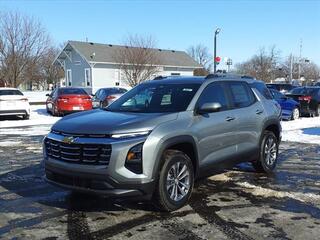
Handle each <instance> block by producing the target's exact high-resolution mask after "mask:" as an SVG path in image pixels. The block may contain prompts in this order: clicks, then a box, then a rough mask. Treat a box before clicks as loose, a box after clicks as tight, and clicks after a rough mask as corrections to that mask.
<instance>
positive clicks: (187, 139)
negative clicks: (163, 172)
mask: <svg viewBox="0 0 320 240" xmlns="http://www.w3.org/2000/svg"><path fill="white" fill-rule="evenodd" d="M179 143H189V144H192V146H193V151H194V155H195V158H196V159H193V160H194V161H193V163H195V166H194V168H195V177H196V175H197V173H198V169H199V155H198V149H197V144H196V142H195V140H194V138H193V137H192V136H190V135H180V136H176V137H172V138H169V139H166V140H164V141H163V142H162V143H160V144H161V145H160V147H159V150H158V153H157V158H156V161H155V166H154V168H153V172H152V176H153V177H154V179H155V180H158V176H159V173H160V169H161V167H162V165H163V159H162V154H163V153H164V151H165V150H166V149H168V148H170V147H172V146H174V145H176V144H179Z"/></svg>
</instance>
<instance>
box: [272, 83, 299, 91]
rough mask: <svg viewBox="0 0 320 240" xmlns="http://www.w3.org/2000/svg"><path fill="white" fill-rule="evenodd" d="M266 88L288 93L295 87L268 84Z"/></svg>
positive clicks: (284, 84)
mask: <svg viewBox="0 0 320 240" xmlns="http://www.w3.org/2000/svg"><path fill="white" fill-rule="evenodd" d="M267 87H268V88H269V89H275V90H278V91H279V92H281V93H288V92H290V91H291V90H292V89H294V88H296V87H297V86H294V85H292V84H290V83H268V84H267Z"/></svg>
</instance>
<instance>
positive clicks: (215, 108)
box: [197, 102, 222, 114]
mask: <svg viewBox="0 0 320 240" xmlns="http://www.w3.org/2000/svg"><path fill="white" fill-rule="evenodd" d="M221 108H222V106H221V104H220V103H218V102H214V103H204V104H203V105H202V106H200V107H199V108H198V109H197V113H198V114H205V113H213V112H219V111H220V109H221Z"/></svg>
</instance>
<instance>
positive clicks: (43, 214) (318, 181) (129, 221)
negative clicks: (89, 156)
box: [0, 126, 320, 240]
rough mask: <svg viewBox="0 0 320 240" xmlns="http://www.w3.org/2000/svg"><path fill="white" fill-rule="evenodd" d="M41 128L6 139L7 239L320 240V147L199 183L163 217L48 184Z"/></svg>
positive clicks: (0, 209)
mask: <svg viewBox="0 0 320 240" xmlns="http://www.w3.org/2000/svg"><path fill="white" fill-rule="evenodd" d="M36 128H38V129H39V131H38V134H34V131H33V134H32V135H31V134H28V131H31V130H32V129H31V128H30V127H29V128H28V127H24V128H23V129H22V128H21V129H19V128H11V129H7V130H5V131H1V133H0V161H1V167H0V216H1V217H0V238H1V237H2V238H4V239H168V238H170V239H185V240H186V239H318V238H319V234H320V230H319V225H320V194H319V190H320V174H319V170H320V163H319V160H320V157H319V153H320V147H319V145H311V144H302V143H288V142H284V143H282V144H281V154H280V159H279V165H278V168H277V170H276V172H275V173H274V174H273V175H270V176H266V175H263V174H257V173H255V172H254V171H253V169H252V168H251V167H250V165H249V164H242V165H241V166H239V167H237V168H234V169H231V170H228V171H225V172H223V173H220V174H217V175H214V176H212V177H210V178H207V179H203V180H200V181H199V182H197V183H196V187H195V189H194V191H193V194H192V197H191V199H190V203H189V205H188V206H186V207H184V208H182V209H180V210H179V211H176V212H174V213H160V212H157V211H156V209H154V208H153V206H152V205H150V204H148V203H138V202H133V201H128V200H110V199H104V198H100V197H96V196H88V195H79V194H78V195H74V194H71V193H70V192H68V191H65V190H62V189H59V188H56V187H53V186H50V185H48V184H46V183H45V182H44V181H43V178H42V176H43V170H42V168H41V165H40V160H41V155H42V150H41V140H42V138H43V134H44V132H45V131H47V129H48V127H47V126H36ZM6 132H7V133H10V134H6ZM19 133H20V134H19Z"/></svg>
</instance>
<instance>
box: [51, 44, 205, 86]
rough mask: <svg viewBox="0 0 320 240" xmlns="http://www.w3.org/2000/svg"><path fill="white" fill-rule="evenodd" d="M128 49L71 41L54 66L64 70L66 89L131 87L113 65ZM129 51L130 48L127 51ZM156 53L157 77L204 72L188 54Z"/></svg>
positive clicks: (118, 68)
mask: <svg viewBox="0 0 320 240" xmlns="http://www.w3.org/2000/svg"><path fill="white" fill-rule="evenodd" d="M125 47H126V46H119V45H112V44H101V43H92V42H79V41H68V43H67V44H66V45H65V47H64V48H63V50H62V51H61V52H60V53H59V54H58V55H57V57H56V59H55V60H54V64H60V65H61V66H62V67H63V68H64V72H65V82H64V84H63V85H64V86H70V87H83V88H85V89H86V90H87V91H88V92H95V91H96V90H97V89H99V88H102V87H114V86H122V87H128V85H127V82H126V81H125V79H123V74H121V69H120V66H119V63H117V62H115V61H114V58H115V57H114V53H115V50H117V49H119V48H125ZM126 48H127V47H126ZM152 51H157V53H158V57H159V60H160V61H159V62H161V65H159V66H157V67H158V72H157V74H156V75H154V77H156V76H160V75H161V76H169V75H184V76H192V75H193V71H194V70H195V69H197V68H202V66H201V65H199V64H198V63H197V62H196V61H194V60H193V58H191V57H190V56H189V55H188V54H187V53H186V52H183V51H175V50H163V49H152Z"/></svg>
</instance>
